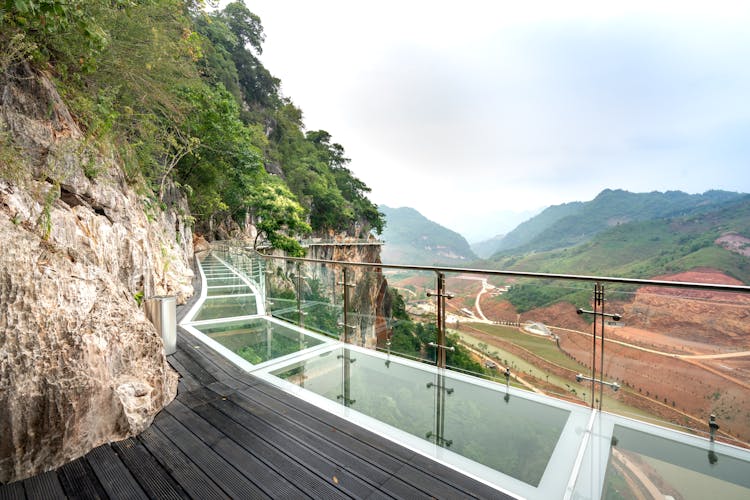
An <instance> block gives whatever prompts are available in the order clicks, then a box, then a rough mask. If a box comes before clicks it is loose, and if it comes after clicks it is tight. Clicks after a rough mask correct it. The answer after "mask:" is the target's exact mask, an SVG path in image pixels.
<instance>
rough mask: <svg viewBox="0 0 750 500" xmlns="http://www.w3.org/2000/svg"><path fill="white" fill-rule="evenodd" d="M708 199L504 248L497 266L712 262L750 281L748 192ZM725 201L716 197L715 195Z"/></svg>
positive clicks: (639, 271)
mask: <svg viewBox="0 0 750 500" xmlns="http://www.w3.org/2000/svg"><path fill="white" fill-rule="evenodd" d="M708 197H709V198H711V197H713V199H712V201H706V200H705V195H704V202H703V203H700V204H698V205H696V206H693V207H692V208H690V207H684V208H683V209H682V210H677V211H672V215H670V216H666V217H657V218H651V219H649V220H635V221H631V222H622V223H620V224H615V225H613V226H610V227H607V228H605V229H603V230H601V231H599V232H598V233H597V234H595V235H594V236H593V237H591V238H590V239H589V240H588V241H585V242H583V243H580V244H578V245H575V246H567V247H565V248H558V249H553V250H547V251H526V252H521V251H519V252H516V253H512V251H507V253H505V254H498V255H497V256H495V257H494V258H493V261H494V262H493V264H492V265H493V266H494V267H498V268H501V269H509V270H522V271H534V272H554V273H565V274H591V275H606V276H624V277H635V278H653V277H655V276H661V275H666V274H674V273H679V272H684V271H689V270H692V269H695V268H712V269H715V270H718V271H721V272H723V273H725V274H727V275H729V276H732V277H734V278H736V279H738V280H740V281H742V282H744V283H750V195H748V194H746V195H736V196H729V194H727V193H713V194H710V195H709V196H708ZM722 198H723V199H725V200H726V201H723V202H722V201H719V200H720V199H722Z"/></svg>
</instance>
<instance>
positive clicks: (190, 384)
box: [167, 355, 201, 392]
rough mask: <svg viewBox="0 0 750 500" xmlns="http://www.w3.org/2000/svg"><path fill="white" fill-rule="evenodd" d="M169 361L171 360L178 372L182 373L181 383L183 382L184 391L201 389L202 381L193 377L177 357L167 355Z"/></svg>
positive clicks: (170, 362)
mask: <svg viewBox="0 0 750 500" xmlns="http://www.w3.org/2000/svg"><path fill="white" fill-rule="evenodd" d="M167 361H168V362H169V364H170V366H172V368H174V369H175V371H177V373H179V374H180V384H182V387H184V389H183V390H184V391H187V392H189V391H194V390H196V389H199V388H200V387H201V384H200V382H198V380H196V378H195V377H193V376H192V375H191V374H190V372H189V371H188V369H187V368H185V367H184V366H183V364H182V363H180V362H179V361H177V359H175V357H174V356H173V355H172V356H167Z"/></svg>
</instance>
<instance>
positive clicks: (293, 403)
mask: <svg viewBox="0 0 750 500" xmlns="http://www.w3.org/2000/svg"><path fill="white" fill-rule="evenodd" d="M254 387H255V388H256V389H257V390H258V391H260V392H262V393H263V394H265V395H266V396H268V397H269V398H272V400H276V401H278V402H279V403H280V404H282V405H284V407H291V408H292V409H293V410H294V411H295V412H299V413H301V414H304V415H307V416H308V417H309V418H312V419H314V420H317V421H319V422H321V423H322V424H323V425H325V426H328V427H335V428H336V429H337V431H338V432H342V433H344V434H346V435H348V436H350V437H352V438H354V439H358V440H360V441H364V442H367V443H369V444H370V446H372V447H374V448H376V449H377V450H378V451H380V452H382V453H385V454H387V455H391V456H392V457H394V458H397V459H399V460H403V461H407V462H408V461H411V460H412V458H413V457H414V456H415V455H416V453H415V452H413V451H411V450H409V449H408V448H405V447H403V446H401V445H399V444H397V443H394V442H393V441H390V440H388V439H384V438H382V437H381V436H378V435H377V434H375V433H373V432H372V431H369V430H367V429H365V428H363V427H360V426H358V425H354V424H352V423H351V422H348V421H346V420H343V419H341V418H339V417H337V416H335V415H332V414H331V413H329V412H327V411H325V410H323V409H322V408H319V407H317V406H315V405H313V404H311V403H307V402H306V401H302V400H300V399H299V398H296V397H294V396H292V395H290V394H288V393H286V392H284V391H282V390H281V389H279V388H278V387H275V386H273V385H271V384H268V383H264V384H258V385H257V386H254ZM373 436H375V439H373Z"/></svg>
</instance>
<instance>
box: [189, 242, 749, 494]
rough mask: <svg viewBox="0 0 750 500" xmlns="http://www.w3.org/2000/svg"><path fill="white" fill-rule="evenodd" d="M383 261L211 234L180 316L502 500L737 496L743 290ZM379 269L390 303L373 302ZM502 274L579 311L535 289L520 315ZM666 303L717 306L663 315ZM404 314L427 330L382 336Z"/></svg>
mask: <svg viewBox="0 0 750 500" xmlns="http://www.w3.org/2000/svg"><path fill="white" fill-rule="evenodd" d="M389 267H390V266H382V265H379V264H378V265H366V264H354V263H337V262H330V261H325V262H324V261H312V260H306V259H286V258H273V257H266V256H261V255H259V254H256V253H254V252H252V251H248V250H244V249H242V248H241V247H231V246H228V245H225V246H221V247H215V248H214V249H213V250H212V252H211V253H210V254H208V255H207V256H205V257H203V258H202V260H201V261H200V273H201V277H202V280H203V287H202V290H201V297H200V300H198V301H197V302H196V304H195V305H194V307H193V308H192V310H191V311H190V312H189V313H188V314H187V315H186V317H185V319H184V320H183V322H182V325H181V326H182V327H183V328H185V329H186V330H188V331H189V332H191V333H192V334H193V335H194V336H195V337H196V338H197V339H198V340H200V341H201V342H203V343H205V344H206V345H208V346H210V347H211V348H213V349H215V350H216V351H218V352H219V353H221V354H222V355H224V356H225V357H227V358H228V359H230V360H231V361H232V362H234V363H235V364H236V365H238V366H239V367H241V368H243V369H244V370H246V371H247V372H248V373H252V374H253V375H255V376H258V377H260V378H262V379H264V380H267V381H269V382H270V383H272V384H274V385H276V386H277V387H280V388H282V389H283V390H285V391H287V392H289V393H291V394H294V395H296V396H297V397H299V398H302V399H304V400H305V401H308V402H312V403H314V404H315V405H317V406H319V407H321V408H323V409H325V410H327V411H329V412H331V413H333V414H335V415H338V416H341V417H343V418H346V419H348V420H350V421H352V422H354V423H356V424H358V425H361V426H363V427H366V428H368V429H370V430H373V431H375V432H378V433H379V434H381V435H382V436H384V437H386V438H388V439H391V440H393V441H395V442H398V443H399V444H401V445H404V446H406V447H408V448H410V449H412V450H414V451H416V452H418V453H421V454H423V455H425V456H428V457H430V458H432V459H434V460H436V461H439V462H441V463H443V464H447V465H449V466H451V467H453V468H455V469H457V470H459V471H461V472H462V473H464V474H466V475H468V476H471V477H473V478H475V479H478V480H480V481H482V482H484V483H486V484H489V485H491V486H493V487H494V488H496V489H498V490H499V491H502V492H504V493H508V494H511V495H513V496H517V497H520V498H539V499H549V498H575V499H596V498H675V499H677V498H684V499H689V498H708V497H709V496H713V497H716V498H722V499H728V498H738V499H739V498H750V474H749V473H748V472H750V450H748V444H747V442H748V441H749V440H750V352H748V351H750V346H749V345H748V344H747V342H748V340H750V339H748V337H750V332H749V331H748V330H749V329H750V327H748V326H746V325H745V324H744V323H741V322H740V323H739V324H737V323H736V322H735V317H738V318H743V317H744V318H745V321H747V320H748V319H750V315H749V314H748V311H750V293H748V292H750V289H748V288H747V287H742V286H723V285H696V284H685V283H677V284H676V283H672V282H655V281H651V282H638V281H636V280H617V279H614V278H588V277H570V276H556V275H532V274H530V273H525V274H524V273H500V272H492V271H471V270H468V271H467V270H446V269H439V268H434V269H432V268H429V269H428V268H419V267H408V266H392V268H389ZM386 278H387V280H388V282H389V284H390V285H391V287H392V288H395V289H397V290H399V292H398V297H400V298H397V299H394V298H393V296H392V295H391V296H390V299H388V300H391V301H392V302H393V301H396V302H400V303H401V304H402V308H400V307H399V306H398V305H394V304H392V306H391V307H390V310H387V309H388V308H387V307H386V308H384V307H383V306H382V304H383V303H384V302H387V300H384V299H383V297H385V296H386V295H388V293H390V292H387V291H386V285H385V283H386ZM592 285H593V293H592ZM605 285H606V286H607V287H608V294H607V298H606V299H605V298H604V286H605ZM513 287H515V288H516V289H519V290H520V291H521V292H523V293H522V294H521V297H527V300H531V299H528V297H532V298H533V297H537V298H539V297H542V298H544V297H550V296H558V297H564V298H566V300H568V301H572V302H574V303H575V302H576V301H578V302H579V303H581V305H582V306H583V307H579V308H575V307H574V306H564V305H562V304H563V303H562V302H557V303H555V302H552V303H550V302H549V301H548V302H546V303H544V304H542V307H538V308H536V309H535V311H536V312H535V313H534V314H536V317H534V318H533V319H534V320H535V321H531V317H530V315H529V314H527V313H524V312H521V311H522V310H523V309H524V308H525V307H524V306H523V305H522V306H521V307H518V306H517V307H516V308H515V310H514V311H508V310H507V305H504V304H505V303H504V302H503V301H502V300H500V298H501V296H502V295H503V293H507V292H508V290H509V289H510V288H513ZM451 300H458V301H460V303H459V304H457V305H455V306H451V305H449V304H450V301H451ZM527 307H528V306H527ZM605 307H606V309H605ZM396 310H400V311H401V314H400V315H399V314H394V311H396ZM533 310H534V309H530V311H533ZM616 311H618V312H616ZM670 311H672V312H674V311H679V314H699V315H700V314H711V311H713V313H715V314H721V315H722V318H723V319H722V320H721V321H714V320H711V321H697V320H696V319H695V318H685V317H682V318H681V319H678V320H676V322H678V323H679V324H678V325H673V324H671V323H670V322H672V321H673V320H674V319H673V318H672V317H670V316H669V314H668V313H669V312H670ZM404 313H406V314H404ZM407 315H408V317H407ZM524 316H526V317H524ZM488 318H489V319H488ZM542 320H543V321H542ZM540 322H542V323H543V324H542V327H540V326H539V325H540ZM414 325H422V326H417V327H416V329H417V331H419V332H422V335H423V336H424V337H425V339H424V340H427V342H425V343H423V344H420V345H419V346H417V345H412V346H411V347H410V346H407V345H405V344H404V342H403V341H399V337H398V335H399V334H398V332H399V331H400V330H399V329H402V330H403V329H404V328H406V327H407V326H409V327H414ZM545 325H546V326H545ZM701 328H703V329H704V330H701V331H695V330H696V329H698V330H700V329H701ZM687 330H690V331H689V333H684V332H686V331H687ZM675 332H677V333H675ZM680 332H683V333H680ZM717 332H718V333H722V332H724V333H726V335H724V336H721V335H719V334H717ZM743 333H744V336H743ZM430 335H432V336H430ZM702 335H703V336H705V337H706V338H709V339H711V340H710V341H709V342H704V341H701V336H702ZM401 338H402V339H403V338H406V337H401ZM408 338H412V339H413V337H408ZM720 338H722V339H724V341H719V340H718V339H720ZM458 350H462V351H463V352H465V353H470V356H471V358H472V359H473V360H474V364H473V365H472V364H471V363H469V364H467V363H465V362H464V363H463V364H462V363H459V361H460V360H459V357H458ZM654 362H657V363H661V364H658V365H655V364H654ZM472 366H473V367H474V368H473V369H472V368H471V367H472ZM467 367H468V368H467ZM477 367H479V368H477ZM506 368H507V371H506ZM711 413H715V414H716V415H715V417H714V419H713V420H712V421H711V422H709V420H710V419H711V417H710V414H711Z"/></svg>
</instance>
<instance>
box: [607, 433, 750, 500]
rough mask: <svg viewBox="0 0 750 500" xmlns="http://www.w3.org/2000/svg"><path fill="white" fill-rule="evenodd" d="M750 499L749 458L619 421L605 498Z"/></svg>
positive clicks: (608, 467)
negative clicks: (633, 427)
mask: <svg viewBox="0 0 750 500" xmlns="http://www.w3.org/2000/svg"><path fill="white" fill-rule="evenodd" d="M643 496H645V497H646V498H651V497H653V498H670V497H671V498H680V499H684V500H690V499H696V500H699V499H705V498H720V499H722V500H724V499H735V498H736V499H747V498H750V463H748V462H747V461H744V460H740V459H738V458H736V457H733V456H729V455H726V454H724V453H722V451H721V449H720V448H717V447H716V445H715V444H714V443H710V442H706V445H705V446H704V447H699V446H694V445H690V444H687V443H680V442H677V441H675V440H672V439H667V438H665V437H660V436H655V435H653V434H649V433H646V432H642V431H639V430H636V429H632V428H629V427H625V426H622V425H615V426H614V429H613V431H612V446H611V450H610V456H609V462H608V463H607V470H606V475H605V481H604V489H603V492H602V498H605V499H608V498H641V497H643Z"/></svg>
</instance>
